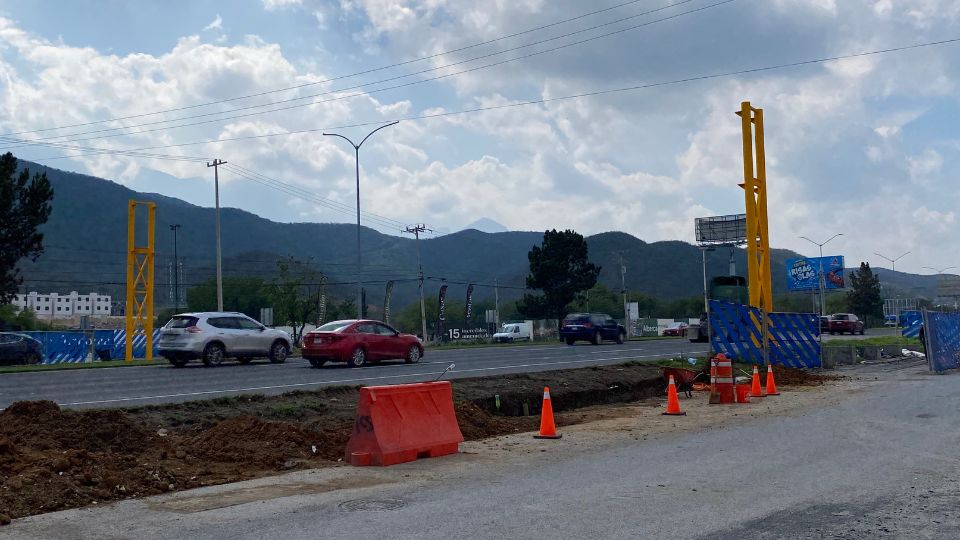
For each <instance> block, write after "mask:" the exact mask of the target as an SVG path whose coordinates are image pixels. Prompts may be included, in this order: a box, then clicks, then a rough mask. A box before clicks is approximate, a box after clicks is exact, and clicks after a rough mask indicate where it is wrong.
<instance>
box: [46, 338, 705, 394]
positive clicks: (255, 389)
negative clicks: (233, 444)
mask: <svg viewBox="0 0 960 540" xmlns="http://www.w3.org/2000/svg"><path fill="white" fill-rule="evenodd" d="M690 352H691V353H693V354H699V353H704V352H707V351H690ZM664 356H665V354H647V355H640V356H617V357H612V358H584V359H581V360H565V361H562V362H538V363H533V364H513V365H509V366H492V367H483V368H470V369H458V370H454V371H452V373H458V374H459V373H473V372H482V371H499V370H504V369H514V368H530V367H541V366H559V365H569V364H583V363H593V362H607V361H611V360H636V359H638V358H663V357H664ZM441 363H442V362H441ZM441 373H443V372H442V371H427V372H417V373H408V374H399V375H384V376H380V377H358V378H355V379H338V380H333V381H312V382H304V383H290V384H277V385H272V386H251V387H247V388H228V389H224V390H203V391H200V392H184V393H180V394H163V395H156V396H140V397H123V398H114V399H98V400H93V401H75V402H71V403H58V405H60V406H61V407H69V406H73V405H102V404H105V403H123V402H128V401H144V400H148V399H168V398H179V397H191V396H207V395H211V394H231V393H238V392H258V391H263V390H277V389H279V388H299V387H304V386H329V385H333V384H346V383H357V382H365V381H380V380H385V379H402V378H408V377H422V376H425V375H440V374H441Z"/></svg>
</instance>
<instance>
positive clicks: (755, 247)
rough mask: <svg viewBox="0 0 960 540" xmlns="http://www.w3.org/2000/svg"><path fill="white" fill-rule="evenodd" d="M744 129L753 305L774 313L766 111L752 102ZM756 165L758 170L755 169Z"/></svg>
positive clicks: (743, 110) (743, 116) (743, 115)
mask: <svg viewBox="0 0 960 540" xmlns="http://www.w3.org/2000/svg"><path fill="white" fill-rule="evenodd" d="M737 115H738V116H739V117H740V122H741V125H742V128H743V183H742V184H740V187H742V188H743V191H744V201H745V204H746V214H747V275H748V280H749V286H750V305H751V306H754V307H758V308H760V309H762V310H764V311H765V312H766V313H770V312H771V311H773V287H772V283H771V279H770V238H769V233H768V227H767V166H766V158H765V156H764V151H763V109H756V108H754V107H752V106H751V105H750V102H749V101H744V102H742V103H741V104H740V111H738V112H737ZM754 164H756V166H754Z"/></svg>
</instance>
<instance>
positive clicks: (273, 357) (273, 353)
mask: <svg viewBox="0 0 960 540" xmlns="http://www.w3.org/2000/svg"><path fill="white" fill-rule="evenodd" d="M289 355H290V351H289V350H287V345H286V343H284V342H282V341H279V340H278V341H275V342H273V347H270V362H272V363H274V364H282V363H284V362H286V361H287V356H289Z"/></svg>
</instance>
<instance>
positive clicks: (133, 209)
mask: <svg viewBox="0 0 960 540" xmlns="http://www.w3.org/2000/svg"><path fill="white" fill-rule="evenodd" d="M137 206H146V207H147V245H146V246H145V247H144V246H139V247H138V246H137V242H136V223H137ZM156 218H157V204H156V203H152V202H137V201H134V200H133V199H131V200H130V202H129V203H127V305H126V328H127V340H126V341H127V342H126V351H125V354H124V358H125V359H126V361H127V362H131V361H133V338H134V336H135V335H136V331H137V330H138V329H139V330H142V331H143V333H144V335H145V337H146V338H147V350H146V358H147V360H153V251H154V241H153V237H154V231H155V225H156Z"/></svg>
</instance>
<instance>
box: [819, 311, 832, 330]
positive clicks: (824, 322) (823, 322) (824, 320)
mask: <svg viewBox="0 0 960 540" xmlns="http://www.w3.org/2000/svg"><path fill="white" fill-rule="evenodd" d="M829 331H830V317H827V316H826V315H821V316H820V333H821V334H822V333H824V332H829Z"/></svg>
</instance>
